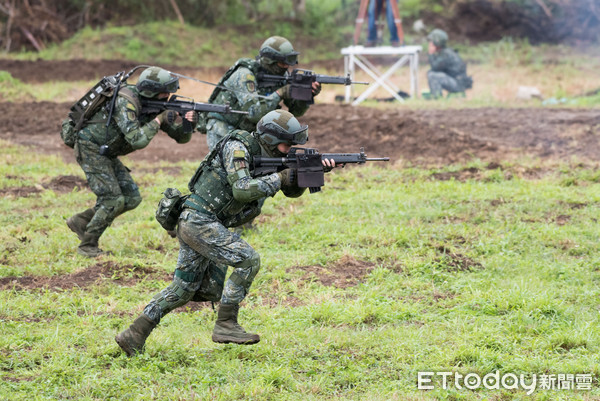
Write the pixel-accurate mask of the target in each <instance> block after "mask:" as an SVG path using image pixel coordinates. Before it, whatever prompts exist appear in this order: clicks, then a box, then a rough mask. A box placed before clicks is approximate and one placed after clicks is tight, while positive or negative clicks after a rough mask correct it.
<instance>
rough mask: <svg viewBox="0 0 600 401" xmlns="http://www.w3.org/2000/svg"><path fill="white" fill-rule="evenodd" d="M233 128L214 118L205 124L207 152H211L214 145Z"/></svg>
mask: <svg viewBox="0 0 600 401" xmlns="http://www.w3.org/2000/svg"><path fill="white" fill-rule="evenodd" d="M234 128H235V127H234V126H232V125H229V124H227V123H226V122H225V121H221V120H217V119H216V118H211V119H209V120H208V122H207V123H206V143H207V144H208V150H209V151H211V150H213V149H214V147H215V145H216V144H217V143H218V142H219V141H220V140H221V139H223V137H225V136H226V135H227V134H228V133H229V131H231V130H232V129H234Z"/></svg>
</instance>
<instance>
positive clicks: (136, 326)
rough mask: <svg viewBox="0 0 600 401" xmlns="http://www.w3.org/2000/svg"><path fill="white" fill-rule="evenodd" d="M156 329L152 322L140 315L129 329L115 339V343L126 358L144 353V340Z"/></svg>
mask: <svg viewBox="0 0 600 401" xmlns="http://www.w3.org/2000/svg"><path fill="white" fill-rule="evenodd" d="M155 327H156V323H155V322H154V320H152V319H150V318H149V317H148V316H146V315H144V314H142V315H141V316H140V317H138V318H137V319H135V320H134V321H133V323H132V324H131V326H129V328H128V329H127V330H125V331H123V332H121V333H119V334H117V336H116V337H115V341H116V342H117V344H119V347H121V349H122V350H123V351H125V353H126V354H127V356H133V355H135V354H141V353H142V352H143V351H144V344H145V343H146V339H147V338H148V336H149V335H150V333H151V332H152V330H154V328H155Z"/></svg>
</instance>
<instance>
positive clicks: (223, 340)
mask: <svg viewBox="0 0 600 401" xmlns="http://www.w3.org/2000/svg"><path fill="white" fill-rule="evenodd" d="M212 340H213V342H215V343H220V344H231V343H233V344H240V345H252V344H256V343H258V342H260V336H259V335H258V334H249V333H248V335H247V336H244V337H236V336H232V335H228V334H213V335H212Z"/></svg>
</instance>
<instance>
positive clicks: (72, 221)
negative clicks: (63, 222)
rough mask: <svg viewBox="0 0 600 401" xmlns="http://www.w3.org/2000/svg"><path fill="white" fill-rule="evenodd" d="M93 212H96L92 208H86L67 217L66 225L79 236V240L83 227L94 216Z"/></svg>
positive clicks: (83, 231)
mask: <svg viewBox="0 0 600 401" xmlns="http://www.w3.org/2000/svg"><path fill="white" fill-rule="evenodd" d="M95 213H96V212H94V209H88V210H86V211H84V212H81V213H77V214H76V215H74V216H71V217H69V218H68V219H67V226H68V227H69V228H70V229H71V231H73V232H74V233H75V234H77V237H79V240H80V241H81V240H82V239H83V235H84V234H85V228H86V227H87V225H88V223H89V222H90V221H91V220H92V217H94V214H95Z"/></svg>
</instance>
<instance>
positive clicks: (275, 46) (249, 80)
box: [206, 36, 321, 149]
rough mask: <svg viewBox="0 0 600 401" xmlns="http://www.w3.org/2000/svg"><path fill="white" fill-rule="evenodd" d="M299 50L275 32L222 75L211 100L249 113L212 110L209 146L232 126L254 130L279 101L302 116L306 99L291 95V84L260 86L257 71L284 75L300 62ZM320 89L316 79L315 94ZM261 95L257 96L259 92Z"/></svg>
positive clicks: (208, 136) (232, 127) (314, 84)
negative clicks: (254, 53)
mask: <svg viewBox="0 0 600 401" xmlns="http://www.w3.org/2000/svg"><path fill="white" fill-rule="evenodd" d="M298 54H299V53H298V52H296V51H295V50H294V47H293V46H292V44H291V43H290V42H289V41H288V40H287V39H285V38H283V37H281V36H272V37H270V38H268V39H267V40H265V42H264V43H263V44H262V46H261V47H260V51H259V55H258V56H257V57H256V59H250V58H242V59H239V60H238V61H237V62H236V63H235V64H234V65H233V66H232V67H231V68H230V69H229V70H228V71H227V73H226V74H225V75H224V76H223V78H221V81H220V82H219V86H223V87H225V88H228V89H231V90H225V89H222V88H218V87H217V88H216V89H215V90H214V91H213V93H212V94H211V96H210V98H209V103H217V104H225V103H229V104H230V105H231V108H232V109H235V110H243V111H247V112H248V114H247V115H241V114H227V115H225V114H218V113H210V114H208V116H207V122H206V133H207V138H206V140H207V143H208V148H209V149H213V148H214V147H215V145H216V144H217V142H219V140H220V139H221V138H223V137H224V136H225V135H227V133H228V132H229V131H231V130H232V129H242V130H245V131H253V130H254V129H255V127H256V123H257V122H258V120H260V119H261V118H262V117H263V116H264V115H265V114H267V113H268V112H270V111H272V110H275V109H278V108H279V107H280V106H279V103H280V102H281V101H282V100H283V103H284V104H285V105H286V106H287V108H288V110H289V111H290V113H292V114H293V115H294V116H296V117H299V116H301V115H303V114H304V113H305V112H306V110H308V104H307V103H306V102H305V101H301V100H294V99H292V98H291V97H290V89H289V85H286V86H283V87H281V88H278V89H277V90H276V91H274V92H273V88H272V87H270V88H264V87H261V85H260V82H258V81H257V78H256V75H257V74H258V73H259V72H263V73H265V74H271V75H281V76H283V75H284V74H285V73H286V72H287V71H288V69H289V68H290V66H293V65H296V64H297V63H298ZM320 91H321V84H319V83H318V82H314V83H313V94H314V95H315V96H316V95H318V94H319V92H320ZM257 95H258V96H257Z"/></svg>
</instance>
